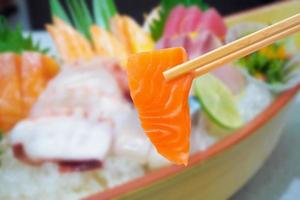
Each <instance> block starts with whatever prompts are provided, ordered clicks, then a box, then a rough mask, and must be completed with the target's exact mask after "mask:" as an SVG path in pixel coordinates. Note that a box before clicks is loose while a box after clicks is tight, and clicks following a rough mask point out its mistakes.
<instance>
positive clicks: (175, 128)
mask: <svg viewBox="0 0 300 200" xmlns="http://www.w3.org/2000/svg"><path fill="white" fill-rule="evenodd" d="M186 59H187V54H186V52H185V50H184V49H183V48H171V49H165V50H158V51H153V52H146V53H140V54H136V55H132V56H131V57H130V58H129V62H128V77H129V87H130V91H131V97H132V99H133V102H134V104H135V106H136V108H137V110H138V113H139V118H140V121H141V124H142V127H143V129H144V131H145V132H146V134H147V135H148V137H149V138H150V140H151V141H152V143H153V144H154V145H155V147H156V149H157V151H158V152H159V153H160V154H162V155H163V156H165V157H166V158H168V159H169V160H170V161H173V162H174V163H177V164H185V165H187V163H188V157H189V147H190V144H189V140H190V129H191V120H190V114H189V105H188V95H189V91H190V88H191V83H192V80H193V77H192V75H190V74H188V75H185V76H182V77H180V78H178V79H176V80H173V81H169V82H167V81H166V80H165V79H164V77H163V72H164V71H165V70H167V69H169V68H172V67H174V66H176V65H178V64H181V63H183V62H185V61H186Z"/></svg>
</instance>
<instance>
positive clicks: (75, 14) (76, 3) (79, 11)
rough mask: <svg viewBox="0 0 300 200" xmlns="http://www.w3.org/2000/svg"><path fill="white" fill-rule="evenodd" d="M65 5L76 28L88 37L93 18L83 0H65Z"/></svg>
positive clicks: (89, 36)
mask: <svg viewBox="0 0 300 200" xmlns="http://www.w3.org/2000/svg"><path fill="white" fill-rule="evenodd" d="M67 5H68V8H69V11H70V14H71V17H72V21H73V22H74V24H75V27H76V29H77V30H78V31H79V32H81V33H82V34H83V35H85V36H86V37H87V38H88V39H90V38H91V35H90V26H91V25H92V24H93V20H92V17H91V14H90V11H89V10H88V7H87V5H86V3H85V0H67Z"/></svg>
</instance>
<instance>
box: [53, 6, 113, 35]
mask: <svg viewBox="0 0 300 200" xmlns="http://www.w3.org/2000/svg"><path fill="white" fill-rule="evenodd" d="M65 2H66V5H67V8H64V7H63V6H62V5H61V3H60V1H59V0H50V8H51V13H52V15H53V16H56V17H59V18H60V19H62V20H63V21H65V22H67V23H68V24H70V25H72V26H74V27H75V28H76V29H77V30H78V31H79V32H81V33H82V34H83V35H84V36H85V37H86V38H87V39H91V33H90V26H91V25H92V24H94V23H95V24H98V25H99V26H100V27H102V28H104V29H106V30H109V28H110V27H109V21H110V19H111V17H113V16H114V15H115V14H116V13H117V9H116V6H115V3H114V1H113V0H93V1H92V8H93V12H92V11H91V9H89V7H88V5H87V3H86V0H65Z"/></svg>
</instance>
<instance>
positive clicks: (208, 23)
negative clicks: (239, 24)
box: [200, 8, 227, 39]
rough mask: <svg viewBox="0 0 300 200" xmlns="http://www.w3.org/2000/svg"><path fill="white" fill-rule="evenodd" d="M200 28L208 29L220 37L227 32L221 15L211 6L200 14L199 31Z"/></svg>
mask: <svg viewBox="0 0 300 200" xmlns="http://www.w3.org/2000/svg"><path fill="white" fill-rule="evenodd" d="M201 30H209V31H211V32H212V33H214V34H215V35H217V36H218V37H220V38H222V39H224V38H225V35H226V32H227V28H226V24H225V22H224V20H223V19H222V16H221V15H220V14H219V13H218V11H216V10H215V9H213V8H212V9H209V10H208V11H206V12H205V13H204V14H203V15H202V17H201V22H200V31H201Z"/></svg>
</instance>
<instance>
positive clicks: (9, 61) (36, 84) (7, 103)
mask: <svg viewBox="0 0 300 200" xmlns="http://www.w3.org/2000/svg"><path fill="white" fill-rule="evenodd" d="M58 70H59V67H58V65H57V64H56V62H55V61H54V60H53V59H52V58H50V57H47V56H45V55H42V54H39V53H34V52H24V53H23V54H22V55H17V54H14V53H4V54H0V130H1V131H4V132H5V133H6V132H8V131H9V130H10V129H11V128H12V127H13V126H14V125H15V123H17V122H18V121H19V120H21V119H23V118H24V117H26V115H27V114H28V112H29V111H30V109H31V107H32V105H33V104H34V103H35V101H36V100H37V98H38V96H39V95H40V93H41V92H42V91H43V90H44V89H45V87H46V85H47V83H48V81H49V80H50V79H51V78H53V77H54V76H55V75H56V74H57V73H58Z"/></svg>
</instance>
